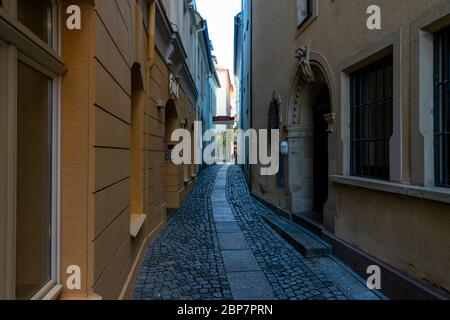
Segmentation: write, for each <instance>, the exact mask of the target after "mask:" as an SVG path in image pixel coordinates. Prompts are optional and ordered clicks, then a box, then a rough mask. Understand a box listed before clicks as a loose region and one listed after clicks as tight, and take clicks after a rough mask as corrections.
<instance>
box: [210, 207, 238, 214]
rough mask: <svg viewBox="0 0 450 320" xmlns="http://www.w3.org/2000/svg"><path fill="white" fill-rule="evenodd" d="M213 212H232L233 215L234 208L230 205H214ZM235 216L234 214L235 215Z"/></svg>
mask: <svg viewBox="0 0 450 320" xmlns="http://www.w3.org/2000/svg"><path fill="white" fill-rule="evenodd" d="M213 214H214V215H216V214H231V215H233V210H231V207H230V206H227V207H225V206H214V207H213ZM233 216H234V215H233Z"/></svg>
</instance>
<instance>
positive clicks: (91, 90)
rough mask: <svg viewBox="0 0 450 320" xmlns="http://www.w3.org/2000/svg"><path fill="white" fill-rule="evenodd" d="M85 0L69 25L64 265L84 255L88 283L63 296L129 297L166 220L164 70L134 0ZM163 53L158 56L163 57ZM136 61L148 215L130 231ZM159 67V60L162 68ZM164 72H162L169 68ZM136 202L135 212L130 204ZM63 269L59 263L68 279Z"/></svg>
mask: <svg viewBox="0 0 450 320" xmlns="http://www.w3.org/2000/svg"><path fill="white" fill-rule="evenodd" d="M93 5H94V3H89V2H86V3H85V5H83V6H82V13H83V20H82V21H83V26H82V30H81V31H79V32H69V31H64V32H63V35H62V41H63V43H62V48H63V54H62V55H63V59H64V61H65V63H66V67H67V69H68V73H67V74H66V75H65V76H64V77H63V84H62V110H63V111H62V114H63V126H62V135H63V141H62V145H63V150H62V164H61V165H62V177H61V180H62V187H61V189H62V190H61V192H62V207H61V220H62V228H61V237H62V244H61V255H62V257H61V270H66V268H67V267H68V266H69V265H78V266H80V267H81V271H82V289H81V290H79V291H68V290H67V289H65V290H64V292H63V295H62V298H66V299H70V298H95V297H97V296H100V297H101V298H103V299H116V298H126V297H128V296H129V295H130V293H131V289H132V287H133V282H134V276H135V275H136V272H138V269H139V261H140V259H141V258H142V256H143V254H144V251H145V250H144V249H145V246H146V244H147V242H148V241H149V240H151V239H152V238H153V237H154V236H155V235H156V234H157V233H158V230H160V229H161V228H162V227H163V226H164V224H165V219H166V218H165V208H166V202H165V195H164V192H163V188H161V185H163V184H164V173H163V172H164V171H163V168H164V146H163V140H164V135H165V132H164V127H165V118H164V110H162V111H161V110H159V109H158V108H157V103H156V101H159V100H158V99H159V98H160V97H163V96H165V97H166V98H168V89H164V88H166V87H168V70H167V67H166V66H165V65H164V64H162V63H161V61H162V60H161V59H160V58H159V57H157V58H156V62H155V66H154V67H153V69H152V71H151V73H149V71H148V69H147V67H148V63H147V60H146V59H147V57H148V46H147V35H146V34H145V32H144V30H143V28H140V25H142V22H141V21H138V22H136V20H135V19H141V12H140V9H139V7H136V6H135V5H136V4H135V1H117V2H114V3H113V4H112V5H111V1H109V0H98V1H95V7H94V6H93ZM158 58H159V59H158ZM134 64H138V65H139V66H140V77H141V78H142V80H143V87H144V88H143V90H144V101H143V109H142V110H141V115H140V117H141V118H142V120H143V124H144V125H143V127H144V128H145V130H144V131H142V133H141V134H142V136H143V139H142V144H143V145H142V147H143V149H144V150H145V151H146V152H144V153H143V155H142V156H143V157H144V158H143V161H144V168H143V171H142V172H141V175H142V176H141V177H142V179H141V181H144V183H143V186H144V190H143V193H142V197H143V199H142V202H143V211H144V212H139V213H143V214H145V215H146V221H145V223H144V225H143V227H142V228H141V230H140V232H139V234H138V235H137V237H136V238H132V237H131V235H130V223H131V222H130V221H131V219H130V215H131V214H132V212H131V210H130V200H131V181H130V173H131V169H130V168H131V154H130V148H131V134H130V132H131V96H132V92H131V90H132V83H131V79H132V71H131V69H132V66H133V65H134ZM161 69H162V70H161ZM164 74H165V75H166V77H164ZM134 213H135V212H133V214H134ZM66 277H67V275H66V274H65V273H64V272H62V281H63V283H65V281H66Z"/></svg>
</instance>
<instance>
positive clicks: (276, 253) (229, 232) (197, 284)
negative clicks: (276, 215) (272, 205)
mask: <svg viewBox="0 0 450 320" xmlns="http://www.w3.org/2000/svg"><path fill="white" fill-rule="evenodd" d="M261 213H265V214H273V213H271V212H270V210H269V209H267V208H265V207H263V206H262V205H260V204H259V203H257V202H256V201H255V200H254V199H253V198H252V197H251V196H250V194H249V191H248V188H247V185H246V184H245V182H244V178H243V175H242V171H241V170H240V168H239V167H236V166H230V167H228V166H223V167H220V166H214V167H209V168H207V169H205V170H204V171H203V172H202V173H201V174H200V176H199V178H198V180H197V183H196V185H195V187H194V188H193V190H192V191H191V193H190V194H189V195H188V197H187V198H186V200H185V202H184V204H183V205H182V207H181V208H180V209H178V210H177V212H176V213H175V214H174V216H173V218H172V219H171V220H170V221H169V222H168V225H167V227H166V228H165V230H164V231H163V232H162V233H161V234H160V236H159V237H158V238H157V239H156V240H155V241H153V242H152V243H151V244H150V246H149V248H148V250H147V253H146V255H145V258H144V261H143V265H142V269H141V272H140V274H139V276H138V279H137V282H136V285H135V292H134V299H138V300H161V299H162V300H231V299H244V300H246V299H252V300H256V299H282V300H288V299H290V300H306V299H311V300H346V299H377V298H378V297H377V296H375V295H373V294H372V293H371V292H370V291H369V290H367V289H366V288H365V287H364V286H363V285H362V284H361V283H359V282H358V281H355V278H353V277H351V276H348V274H347V273H346V272H342V268H341V267H340V266H339V264H337V263H336V262H335V261H334V259H331V258H316V259H306V258H304V257H303V256H302V255H301V254H299V253H298V252H297V251H295V250H294V249H293V247H291V246H290V245H289V244H288V243H287V242H286V241H285V240H284V239H282V238H281V237H280V236H279V235H278V234H277V233H276V232H274V231H273V230H272V229H271V228H270V227H268V226H267V224H266V223H265V222H264V221H263V220H262V218H261Z"/></svg>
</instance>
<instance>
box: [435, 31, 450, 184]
mask: <svg viewBox="0 0 450 320" xmlns="http://www.w3.org/2000/svg"><path fill="white" fill-rule="evenodd" d="M434 54H435V56H434V144H435V173H436V185H437V186H440V187H446V188H450V168H449V167H450V156H449V154H450V28H446V29H444V30H442V31H440V32H438V33H436V34H435V35H434Z"/></svg>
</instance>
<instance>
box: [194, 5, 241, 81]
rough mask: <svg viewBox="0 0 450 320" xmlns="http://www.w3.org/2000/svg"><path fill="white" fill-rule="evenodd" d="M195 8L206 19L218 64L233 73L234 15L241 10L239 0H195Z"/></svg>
mask: <svg viewBox="0 0 450 320" xmlns="http://www.w3.org/2000/svg"><path fill="white" fill-rule="evenodd" d="M196 2H197V10H198V12H199V13H200V14H201V15H202V17H203V18H204V19H206V20H207V21H208V31H209V36H210V38H211V41H212V44H213V47H214V51H213V55H215V56H216V57H217V59H218V63H219V66H222V67H225V68H228V69H230V73H231V76H232V75H233V63H234V61H233V49H234V17H235V16H236V15H237V14H238V13H239V12H240V11H241V0H197V1H196Z"/></svg>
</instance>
